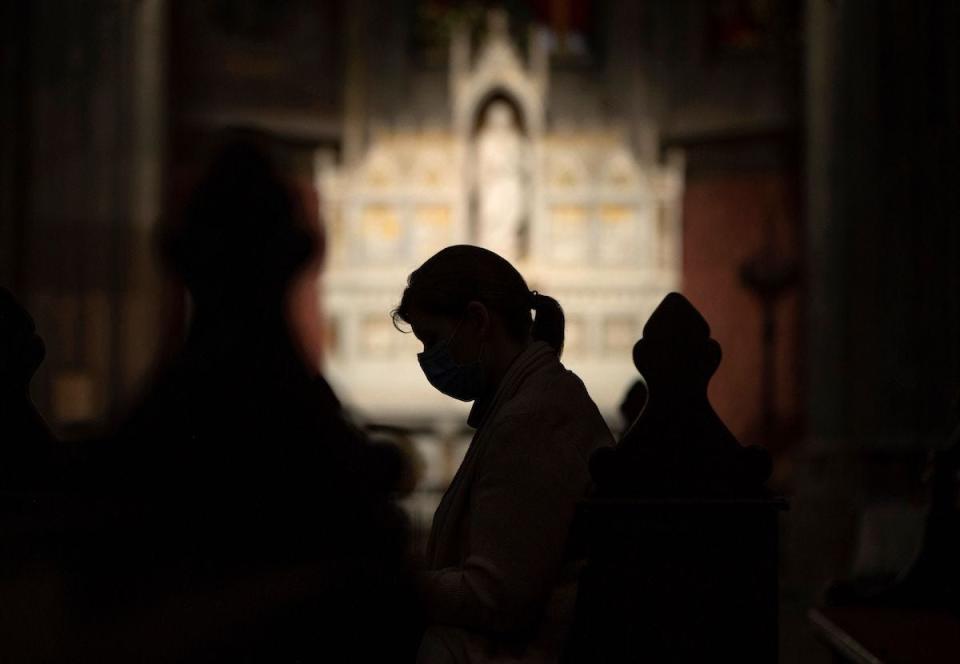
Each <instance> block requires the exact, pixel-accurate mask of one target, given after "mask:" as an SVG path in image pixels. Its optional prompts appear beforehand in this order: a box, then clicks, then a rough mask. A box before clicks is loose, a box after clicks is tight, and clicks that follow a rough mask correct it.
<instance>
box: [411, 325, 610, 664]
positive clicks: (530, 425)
mask: <svg viewBox="0 0 960 664" xmlns="http://www.w3.org/2000/svg"><path fill="white" fill-rule="evenodd" d="M468 422H469V423H470V424H471V426H474V427H476V428H477V431H476V433H475V435H474V437H473V441H472V442H471V443H470V447H469V449H468V451H467V454H466V456H465V457H464V460H463V463H462V464H461V466H460V469H459V470H458V471H457V474H456V476H455V477H454V479H453V481H452V483H451V484H450V487H449V489H447V492H446V494H444V497H443V500H442V501H441V503H440V506H439V507H438V508H437V512H436V514H435V516H434V519H433V528H432V530H431V533H430V542H429V545H428V549H427V562H428V567H429V569H430V570H431V571H429V572H427V574H426V580H425V587H426V593H427V603H428V606H429V607H430V612H431V622H432V626H431V627H430V628H429V629H428V630H427V633H426V635H425V637H424V641H423V644H422V646H421V649H420V654H419V657H418V662H420V663H421V664H428V663H429V664H438V663H440V662H457V663H464V662H470V663H477V662H525V663H527V662H530V663H532V662H538V663H539V662H555V661H557V659H558V657H559V655H560V649H561V648H562V645H563V639H564V637H565V635H566V631H567V628H568V626H569V622H570V620H571V618H572V610H573V601H574V598H575V596H576V561H574V560H572V557H571V556H570V555H569V552H568V550H567V546H568V536H569V531H570V525H571V523H572V520H573V515H574V510H575V507H576V504H577V501H579V500H580V499H582V498H583V497H584V496H585V495H586V493H587V491H588V489H589V486H590V474H589V471H588V468H587V461H588V459H589V457H590V454H591V453H592V452H593V451H594V450H595V449H596V448H597V447H600V446H602V445H612V444H613V439H612V437H611V435H610V431H609V429H607V426H606V424H605V423H604V421H603V418H602V417H601V415H600V412H599V410H598V409H597V407H596V405H595V404H594V403H593V401H592V400H591V399H590V396H589V395H588V394H587V390H586V388H585V387H584V385H583V383H582V382H581V380H580V379H579V378H578V377H577V376H576V375H574V374H573V373H572V372H570V371H568V370H567V369H565V368H564V367H563V365H562V364H561V363H560V360H559V358H558V357H557V354H556V352H555V351H554V350H553V349H552V348H551V347H550V346H549V345H547V344H546V343H543V342H534V343H533V344H532V345H531V346H530V347H528V348H527V349H526V350H525V351H523V352H522V353H521V354H520V356H518V357H517V359H516V360H514V362H513V364H512V365H511V366H510V369H509V370H508V371H507V374H506V375H505V376H504V378H503V380H502V381H501V382H500V386H499V387H498V389H497V391H496V393H495V394H494V396H493V397H492V398H488V399H486V400H484V401H482V402H481V401H478V402H477V403H475V404H474V407H473V410H471V413H470V418H469V420H468Z"/></svg>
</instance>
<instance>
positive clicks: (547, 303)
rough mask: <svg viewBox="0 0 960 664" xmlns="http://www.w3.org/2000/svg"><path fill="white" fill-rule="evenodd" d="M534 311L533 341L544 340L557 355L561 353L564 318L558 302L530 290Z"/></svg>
mask: <svg viewBox="0 0 960 664" xmlns="http://www.w3.org/2000/svg"><path fill="white" fill-rule="evenodd" d="M531 296H532V307H531V308H532V309H533V311H534V319H533V330H532V335H533V339H534V340H535V341H546V342H547V343H548V344H550V345H551V346H552V347H553V349H554V350H555V351H557V356H560V355H561V354H562V353H563V331H564V325H565V319H564V316H563V309H562V308H561V307H560V303H559V302H557V301H556V300H554V299H553V298H552V297H550V296H548V295H542V294H540V293H538V292H537V291H532V292H531Z"/></svg>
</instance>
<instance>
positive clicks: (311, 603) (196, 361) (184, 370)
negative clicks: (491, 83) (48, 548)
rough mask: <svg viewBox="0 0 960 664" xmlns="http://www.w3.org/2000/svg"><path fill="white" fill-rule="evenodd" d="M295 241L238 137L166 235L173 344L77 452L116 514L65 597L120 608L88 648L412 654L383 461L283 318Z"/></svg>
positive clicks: (382, 450)
mask: <svg viewBox="0 0 960 664" xmlns="http://www.w3.org/2000/svg"><path fill="white" fill-rule="evenodd" d="M314 245H315V242H314V240H313V238H312V237H311V235H310V234H309V233H308V232H307V231H306V230H305V227H304V226H302V225H300V219H299V216H298V213H297V210H296V208H295V205H294V198H293V197H292V195H291V193H290V192H289V191H288V190H287V187H286V186H285V183H284V182H283V181H282V180H281V179H279V177H278V176H277V175H275V174H274V172H273V170H272V168H271V165H270V163H269V161H268V160H267V159H266V157H265V156H264V154H263V153H262V152H261V150H260V149H258V147H257V146H256V144H255V142H252V141H251V140H250V139H248V138H245V137H244V138H241V139H240V140H237V141H235V142H233V143H231V144H229V145H228V146H227V147H226V148H224V149H223V150H222V152H221V153H220V154H219V156H218V157H217V158H216V159H215V161H214V162H213V165H212V167H211V168H210V171H209V173H208V175H207V176H206V178H205V179H204V180H203V181H202V183H201V184H200V185H199V187H198V188H197V190H196V191H195V193H194V194H193V196H192V198H191V200H190V202H189V205H188V206H187V209H186V213H185V218H184V220H183V223H182V225H181V226H180V227H179V228H178V229H176V231H175V232H174V233H173V234H172V235H171V236H170V237H169V238H168V241H167V243H166V246H165V251H166V254H167V257H168V259H169V261H170V263H171V265H172V267H173V269H174V270H175V271H176V273H177V274H178V275H179V276H180V277H181V278H182V280H183V282H184V283H185V284H186V286H187V288H188V289H189V291H190V294H191V295H192V304H193V313H192V318H191V321H190V325H189V332H188V335H187V338H186V341H185V343H184V345H183V348H182V349H181V350H180V351H179V353H178V354H177V355H176V357H175V358H174V359H173V361H172V362H171V363H170V365H169V366H168V367H167V368H166V369H165V371H164V372H163V373H162V375H161V376H160V377H159V379H158V380H157V381H156V382H155V384H154V385H153V386H152V387H151V388H150V389H149V391H148V393H147V396H146V398H145V399H144V400H143V402H142V403H141V404H140V406H139V407H138V408H136V409H135V411H134V412H133V414H132V416H131V417H130V418H129V420H128V421H127V422H126V423H125V424H124V425H123V426H122V428H121V429H120V432H119V434H118V435H117V436H116V438H115V440H113V441H112V442H111V444H110V445H109V446H108V447H107V449H105V450H104V452H103V454H102V455H101V456H100V457H99V458H96V459H94V460H93V461H92V462H91V465H92V467H93V468H92V470H91V473H90V486H91V490H93V491H97V492H100V493H101V494H105V495H107V496H108V498H109V500H111V501H116V503H115V504H116V507H117V510H116V512H117V514H116V515H115V520H114V521H112V522H111V523H110V525H109V527H108V528H107V530H106V532H105V533H104V536H103V538H102V540H101V541H99V542H97V543H96V544H94V545H93V546H92V547H90V549H89V551H87V552H86V553H85V554H84V555H81V556H79V558H80V562H79V563H78V568H79V569H80V570H81V571H83V572H84V573H87V576H86V577H85V585H84V587H82V588H81V589H80V591H79V592H78V594H79V595H80V596H81V597H84V598H85V600H86V601H89V602H91V603H92V604H95V605H98V606H99V607H103V611H104V615H105V616H107V618H106V619H105V620H107V619H114V618H116V617H117V615H118V614H123V613H129V614H130V616H132V617H130V618H129V621H130V622H131V623H132V624H131V625H130V626H129V627H124V628H122V629H119V630H118V633H119V634H120V635H121V638H120V642H119V644H118V643H115V642H113V641H111V642H110V643H104V644H101V645H102V648H103V651H104V655H103V656H104V657H106V658H115V659H118V660H119V659H123V658H124V657H126V658H129V659H128V660H127V661H143V660H144V659H147V660H150V661H185V660H186V661H194V660H195V661H210V660H213V661H229V662H234V661H243V662H248V661H255V662H312V661H329V662H345V661H403V659H404V655H405V647H406V646H407V645H409V644H410V643H412V647H414V648H415V646H416V641H415V636H412V635H413V634H414V632H413V631H412V629H411V627H410V624H409V622H407V621H409V620H412V619H413V617H414V616H415V615H416V604H415V603H414V601H413V596H412V594H411V592H410V591H411V589H412V587H413V586H412V584H410V583H408V576H407V575H406V567H405V563H404V561H405V555H406V551H407V530H406V522H405V521H404V519H403V518H402V515H401V512H400V511H399V509H398V508H397V507H396V506H395V505H394V504H393V502H392V500H391V490H392V488H393V484H394V483H395V482H396V481H397V480H398V479H399V477H400V473H401V470H402V463H401V461H402V460H401V458H400V457H399V455H398V453H397V452H396V451H395V450H393V449H392V448H387V447H383V446H374V445H371V444H370V443H369V442H368V441H367V440H366V439H365V438H364V437H363V436H362V435H361V434H360V433H359V432H358V431H357V430H356V429H355V428H354V427H352V426H351V425H350V424H348V422H347V421H346V420H345V418H344V417H343V415H342V413H341V409H340V404H339V403H338V401H337V399H336V397H335V395H334V393H333V392H332V390H331V389H330V388H329V386H328V385H327V383H326V382H325V381H324V380H323V378H322V377H321V376H319V375H318V374H316V373H315V372H314V371H312V370H310V369H308V368H307V365H306V364H305V363H304V362H303V360H302V358H301V356H300V353H299V350H298V348H297V346H296V344H295V343H294V341H293V339H292V337H291V332H290V329H289V327H288V325H287V319H286V312H285V305H286V300H285V295H286V292H287V289H288V285H289V284H290V283H291V280H292V279H293V277H294V276H295V275H296V274H297V273H298V271H299V270H300V269H302V268H303V266H304V265H305V264H306V263H307V262H308V260H309V259H310V258H311V255H312V252H313V251H314ZM91 570H92V571H91ZM83 593H86V595H84V594H83ZM123 624H124V623H123V622H122V621H121V625H123ZM411 638H412V639H413V641H412V642H411V641H410V639H411ZM124 639H125V640H124ZM406 655H407V657H410V656H412V652H411V653H406Z"/></svg>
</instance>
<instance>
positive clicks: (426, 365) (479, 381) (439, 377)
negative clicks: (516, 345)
mask: <svg viewBox="0 0 960 664" xmlns="http://www.w3.org/2000/svg"><path fill="white" fill-rule="evenodd" d="M462 322H463V321H462V320H461V321H460V323H462ZM460 323H457V327H456V329H454V331H453V334H451V335H450V337H449V338H447V339H444V340H443V341H440V342H438V343H436V344H434V345H433V346H431V347H430V348H429V349H428V350H425V351H424V352H422V353H418V354H417V360H418V361H419V362H420V368H421V369H423V373H424V375H426V377H427V380H428V381H429V382H430V384H431V385H433V386H434V387H435V388H437V389H438V390H439V391H440V392H442V393H443V394H446V395H447V396H448V397H453V398H454V399H459V400H460V401H473V400H474V399H476V398H477V397H479V396H480V394H481V393H482V391H483V374H482V372H481V370H480V357H481V356H482V355H483V346H482V345H481V346H480V353H479V354H478V355H477V359H476V360H474V361H473V362H470V363H469V364H457V362H456V360H454V359H453V355H452V354H451V352H450V343H451V342H452V341H453V338H454V337H455V336H457V332H458V331H459V330H460Z"/></svg>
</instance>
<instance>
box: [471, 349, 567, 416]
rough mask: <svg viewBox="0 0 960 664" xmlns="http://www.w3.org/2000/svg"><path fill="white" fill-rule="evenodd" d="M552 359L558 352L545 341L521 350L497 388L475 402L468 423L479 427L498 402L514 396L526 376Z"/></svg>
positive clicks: (555, 357)
mask: <svg viewBox="0 0 960 664" xmlns="http://www.w3.org/2000/svg"><path fill="white" fill-rule="evenodd" d="M550 359H557V353H556V351H555V350H554V349H553V347H552V346H550V344H548V343H546V342H545V341H534V342H533V343H531V344H530V345H529V346H527V347H526V348H525V349H523V350H522V351H520V354H519V355H517V357H516V358H515V359H514V360H513V363H512V364H511V365H510V368H509V369H507V373H506V374H504V376H503V379H502V380H501V381H500V384H499V385H498V386H497V389H496V390H494V391H493V392H492V393H490V394H487V395H486V396H483V397H480V398H479V399H477V400H476V401H474V402H473V407H472V408H471V409H470V414H469V415H468V416H467V424H468V425H470V426H471V427H473V428H474V429H479V428H480V426H481V425H482V424H483V423H484V422H485V421H486V419H487V416H488V415H490V413H491V412H493V411H494V410H495V409H496V408H495V406H496V405H497V404H500V403H502V402H503V401H505V400H507V399H509V398H510V397H511V396H513V395H514V394H515V393H516V391H517V389H518V388H519V387H520V385H521V383H523V381H524V380H525V379H526V377H527V376H528V375H530V373H531V372H532V371H534V370H536V369H538V368H539V367H540V366H541V365H543V364H544V363H546V362H548V361H549V360H550Z"/></svg>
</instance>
